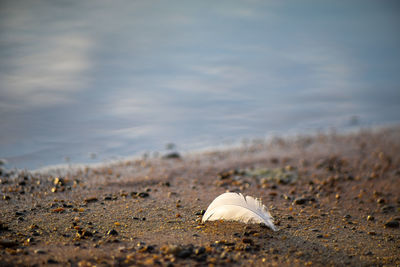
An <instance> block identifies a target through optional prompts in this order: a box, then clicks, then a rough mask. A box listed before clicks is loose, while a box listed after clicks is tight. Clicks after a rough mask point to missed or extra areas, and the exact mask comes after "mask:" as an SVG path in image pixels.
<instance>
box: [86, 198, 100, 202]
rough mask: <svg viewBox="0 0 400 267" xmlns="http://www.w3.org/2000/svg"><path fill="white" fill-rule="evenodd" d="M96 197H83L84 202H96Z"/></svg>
mask: <svg viewBox="0 0 400 267" xmlns="http://www.w3.org/2000/svg"><path fill="white" fill-rule="evenodd" d="M97 200H98V199H97V197H89V198H86V199H85V202H86V203H92V202H97Z"/></svg>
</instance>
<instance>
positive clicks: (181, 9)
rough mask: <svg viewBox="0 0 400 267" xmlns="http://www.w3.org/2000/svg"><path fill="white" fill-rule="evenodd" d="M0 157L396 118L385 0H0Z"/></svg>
mask: <svg viewBox="0 0 400 267" xmlns="http://www.w3.org/2000/svg"><path fill="white" fill-rule="evenodd" d="M0 6H1V8H0V47H1V49H0V57H1V61H0V81H1V83H0V113H1V117H0V124H1V128H0V157H2V158H5V159H7V161H8V165H7V166H8V167H13V166H16V167H19V168H29V169H32V168H38V167H41V166H45V165H50V164H60V163H66V162H71V163H74V162H75V163H76V162H98V161H103V160H109V159H115V158H118V157H124V156H131V155H135V154H140V153H143V152H144V151H163V150H165V145H166V144H167V143H170V142H173V143H175V144H177V149H178V150H189V149H198V148H202V147H205V146H213V145H218V144H226V143H229V142H235V141H238V140H241V139H242V138H264V137H265V136H270V135H273V134H283V133H284V134H286V133H304V132H310V131H311V132H312V131H317V130H327V129H331V128H336V129H346V128H348V127H363V126H371V125H381V124H387V123H395V122H399V121H400V117H399V115H398V114H400V89H399V84H400V76H399V75H398V71H399V69H400V37H399V34H398V28H399V25H400V24H399V22H400V17H399V16H398V14H399V11H400V5H399V4H398V3H397V2H396V1H385V2H382V1H351V2H343V3H340V2H337V1H323V2H320V1H302V2H301V3H300V2H298V1H289V2H285V3H280V2H278V1H240V2H239V1H234V2H232V1H218V2H214V1H196V2H193V1H190V2H186V1H185V2H184V1H181V2H178V1H165V2H161V1H142V2H140V1H112V2H110V1H95V2H90V3H89V2H82V1H72V2H70V3H68V4H66V3H64V4H61V3H59V2H54V1H35V2H33V1H19V2H18V1H2V3H1V4H0Z"/></svg>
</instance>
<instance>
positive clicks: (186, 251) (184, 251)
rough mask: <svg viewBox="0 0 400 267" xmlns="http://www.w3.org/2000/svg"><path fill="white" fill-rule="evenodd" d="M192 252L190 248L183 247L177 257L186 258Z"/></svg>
mask: <svg viewBox="0 0 400 267" xmlns="http://www.w3.org/2000/svg"><path fill="white" fill-rule="evenodd" d="M192 253H193V251H192V249H191V248H184V249H182V250H181V251H180V252H179V253H178V255H177V257H178V258H181V259H186V258H188V257H190V255H192Z"/></svg>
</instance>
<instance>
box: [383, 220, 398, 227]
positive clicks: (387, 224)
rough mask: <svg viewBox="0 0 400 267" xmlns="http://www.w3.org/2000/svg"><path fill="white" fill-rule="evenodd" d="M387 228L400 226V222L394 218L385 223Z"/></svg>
mask: <svg viewBox="0 0 400 267" xmlns="http://www.w3.org/2000/svg"><path fill="white" fill-rule="evenodd" d="M385 227H386V228H399V222H398V221H395V220H392V221H388V222H386V223H385Z"/></svg>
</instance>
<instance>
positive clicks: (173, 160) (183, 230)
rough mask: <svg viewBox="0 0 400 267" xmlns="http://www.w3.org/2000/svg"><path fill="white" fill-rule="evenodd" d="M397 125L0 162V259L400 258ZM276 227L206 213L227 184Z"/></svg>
mask: <svg viewBox="0 0 400 267" xmlns="http://www.w3.org/2000/svg"><path fill="white" fill-rule="evenodd" d="M399 151H400V127H398V126H392V127H386V128H382V129H370V130H362V131H359V132H357V133H349V134H335V133H330V134H316V135H312V136H302V137H296V138H290V139H289V138H288V139H284V138H275V139H273V140H272V141H270V142H261V141H254V142H250V143H249V144H246V145H243V146H241V147H238V148H231V149H227V150H223V151H214V152H203V153H192V154H184V155H180V154H175V155H170V156H167V157H159V158H143V159H137V160H132V161H124V162H120V163H114V164H111V165H104V166H102V167H86V168H83V169H81V170H74V171H72V170H71V171H70V172H69V173H66V174H64V175H60V176H58V175H53V174H43V173H42V174H34V173H29V172H13V171H7V170H5V169H2V170H1V182H0V191H1V193H0V194H1V200H0V201H1V205H0V213H1V217H0V265H1V266H16V265H19V266H42V265H53V266H56V265H63V266H132V265H133V266H136V265H139V266H142V265H148V266H153V265H156V266H157V265H160V266H183V265H190V266H196V265H199V266H203V265H208V266H220V265H225V266H236V265H237V266H263V265H265V266H344V265H349V266H396V265H400V256H399V255H400V228H399V223H400V153H399ZM227 191H230V192H240V193H242V194H244V195H250V196H253V197H257V198H261V199H262V202H263V203H264V205H265V206H266V207H267V208H268V209H269V211H270V213H271V215H272V216H273V218H274V219H275V224H276V226H277V227H278V228H279V230H278V231H276V232H275V231H272V230H271V229H269V228H267V227H265V226H261V225H256V224H243V223H238V222H226V221H216V222H206V223H201V217H202V214H203V213H204V210H206V209H207V207H208V205H209V204H210V203H211V201H212V200H213V199H214V198H216V197H217V196H218V195H220V194H221V193H224V192H227Z"/></svg>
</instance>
